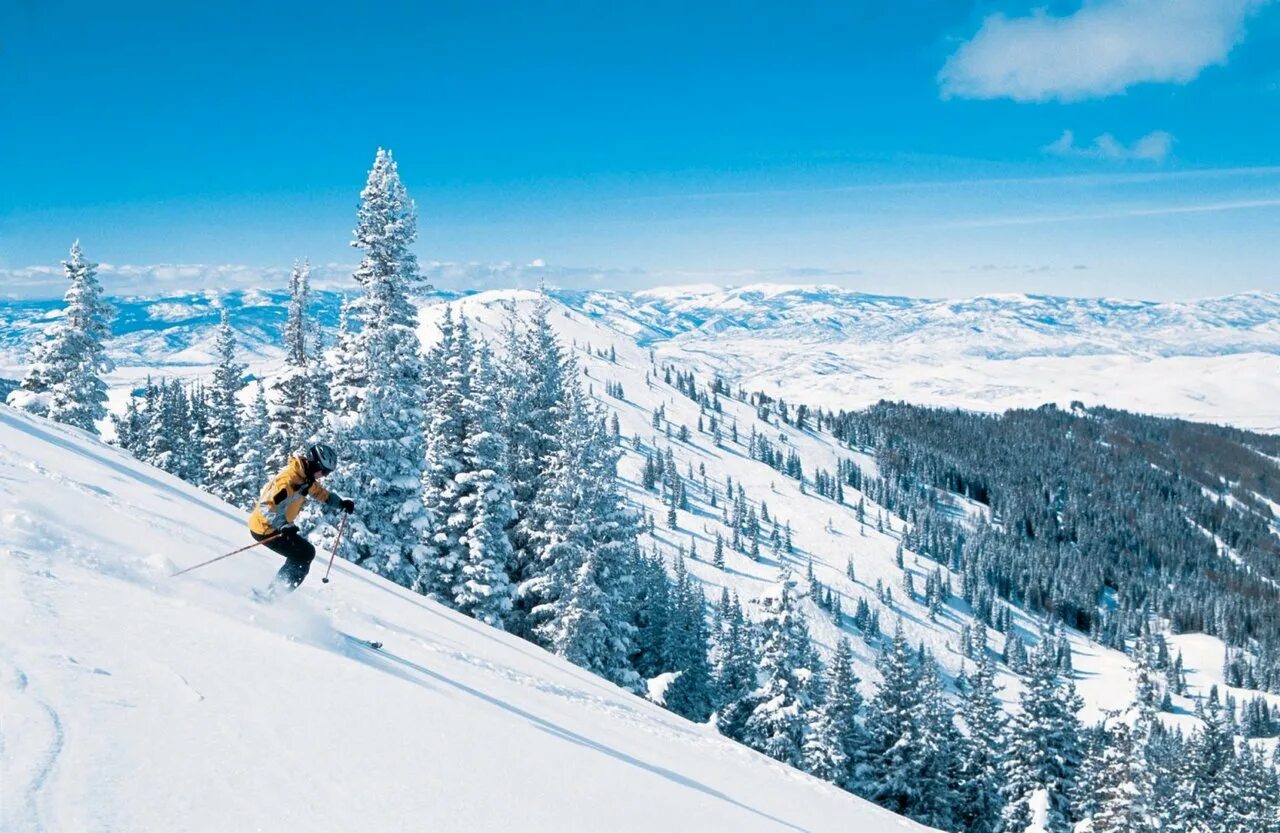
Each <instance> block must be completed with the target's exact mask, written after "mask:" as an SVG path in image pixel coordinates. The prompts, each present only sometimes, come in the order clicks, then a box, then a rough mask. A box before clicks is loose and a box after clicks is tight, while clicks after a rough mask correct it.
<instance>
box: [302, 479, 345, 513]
mask: <svg viewBox="0 0 1280 833" xmlns="http://www.w3.org/2000/svg"><path fill="white" fill-rule="evenodd" d="M310 495H311V496H312V497H314V498H315V499H316V500H318V501H321V502H322V503H324V505H325V506H329V507H331V508H333V509H341V510H342V511H343V512H347V513H350V512H354V511H355V509H356V503H355V501H353V500H350V499H348V498H344V497H339V496H338V495H336V494H334V493H333V492H330V491H329V490H328V489H326V488H325V487H323V486H321V485H320V484H319V483H313V484H312V485H311V490H310Z"/></svg>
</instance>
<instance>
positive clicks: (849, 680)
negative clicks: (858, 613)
mask: <svg viewBox="0 0 1280 833" xmlns="http://www.w3.org/2000/svg"><path fill="white" fill-rule="evenodd" d="M824 682H825V686H824V687H825V697H824V699H823V701H822V703H821V704H820V705H819V706H818V707H817V709H816V710H815V712H816V713H815V714H814V715H813V716H812V717H811V718H810V720H809V723H810V725H811V726H812V727H813V732H812V734H811V736H810V738H809V740H808V741H807V743H806V744H805V750H804V762H805V770H806V771H807V772H809V773H810V774H812V775H815V776H817V777H818V778H823V779H825V780H827V781H831V782H832V783H834V784H836V785H837V786H840V787H843V788H845V789H848V790H852V788H853V785H854V782H855V775H856V773H857V770H858V767H859V766H860V764H861V762H862V760H863V756H864V754H865V751H866V734H865V733H864V732H863V730H862V723H861V719H862V693H861V692H860V691H859V690H858V684H859V683H860V682H861V680H859V679H858V676H857V674H855V673H854V670H853V649H852V647H851V646H850V645H849V640H847V639H843V638H842V639H841V640H840V641H839V642H837V643H836V649H835V652H834V653H833V654H832V657H831V664H830V666H829V667H828V669H827V673H826V676H825V679H824Z"/></svg>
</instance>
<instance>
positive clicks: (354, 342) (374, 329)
mask: <svg viewBox="0 0 1280 833" xmlns="http://www.w3.org/2000/svg"><path fill="white" fill-rule="evenodd" d="M360 198H361V204H360V208H359V210H358V211H357V214H356V228H355V232H354V239H353V240H352V243H351V245H352V246H354V247H355V248H357V249H360V250H361V251H363V252H364V256H363V258H362V259H361V261H360V265H359V266H358V267H357V268H356V271H355V274H354V277H355V280H356V282H357V283H358V284H360V287H361V289H362V290H363V295H362V296H361V297H360V298H359V299H358V300H357V302H356V303H355V304H354V305H353V309H352V310H350V313H351V314H353V315H355V314H358V316H359V322H360V330H359V332H358V333H355V334H354V336H353V337H351V338H349V339H348V344H347V345H345V346H344V345H341V344H340V345H339V351H335V352H337V353H339V355H340V360H341V362H342V364H341V365H340V367H341V368H343V374H344V375H343V377H342V381H343V382H344V384H345V385H347V388H346V389H345V390H344V391H343V395H344V396H345V397H348V398H349V400H350V401H353V402H354V404H355V411H354V413H347V414H344V415H342V417H341V418H340V419H339V420H336V421H335V422H336V423H337V425H335V426H334V427H335V430H336V433H337V434H338V436H337V440H338V445H339V465H338V470H337V471H336V472H335V473H334V476H333V487H334V489H335V490H336V491H338V493H339V494H343V495H349V496H350V497H351V498H353V499H354V500H355V501H356V504H357V506H358V509H359V511H358V512H357V513H356V514H355V515H354V516H352V519H351V521H350V522H349V523H348V527H349V529H348V536H347V539H346V540H347V541H349V542H350V543H349V544H348V545H346V546H344V547H343V555H344V557H347V558H350V559H351V560H353V561H355V562H357V563H359V564H362V565H364V566H366V567H368V568H370V569H372V570H374V571H376V572H379V573H382V574H383V575H386V576H388V577H390V578H391V579H392V580H393V581H396V582H397V583H399V584H402V585H405V586H411V585H412V584H413V582H414V581H415V580H416V578H417V574H418V571H419V569H420V567H421V564H422V563H423V561H424V559H425V557H426V553H425V547H424V538H425V536H426V534H427V531H428V528H429V524H430V522H429V519H428V516H427V512H426V508H425V507H424V506H423V503H422V473H423V468H424V459H425V448H424V438H423V421H424V414H423V409H422V404H421V402H422V401H421V396H422V390H421V387H422V358H421V355H420V344H419V341H418V334H417V329H416V324H417V316H416V313H415V310H414V307H413V305H412V304H411V303H410V301H409V292H410V291H411V290H412V289H413V288H414V287H415V286H416V285H418V284H419V283H420V282H421V277H420V276H419V274H418V264H417V259H416V258H415V257H414V255H413V253H412V252H411V251H410V250H409V246H410V244H412V243H413V241H414V239H415V237H416V236H417V220H416V214H415V210H414V206H413V202H412V201H411V200H410V199H409V195H408V194H407V193H406V192H405V189H404V186H403V185H402V184H401V182H400V175H399V173H398V171H397V170H396V163H395V160H394V159H392V156H391V153H390V152H389V151H386V150H382V149H379V150H378V155H377V158H376V159H375V160H374V163H373V168H372V169H371V170H370V171H369V179H368V182H367V183H366V185H365V187H364V190H363V191H361V192H360ZM343 350H346V351H349V352H348V353H345V354H344V353H342V351H343ZM361 374H366V378H364V379H361V378H360V375H361ZM335 381H337V380H335ZM361 381H363V382H364V386H363V389H359V388H358V387H357V386H358V384H359V382H361ZM337 404H338V406H339V407H341V406H342V405H343V404H344V403H343V402H341V401H340V402H339V403H337Z"/></svg>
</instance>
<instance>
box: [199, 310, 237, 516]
mask: <svg viewBox="0 0 1280 833" xmlns="http://www.w3.org/2000/svg"><path fill="white" fill-rule="evenodd" d="M214 354H215V355H216V356H217V358H218V364H217V366H216V367H215V368H214V370H213V381H212V383H211V384H210V385H209V390H208V396H209V406H208V414H209V438H208V442H207V443H206V446H205V449H204V454H205V465H204V471H205V484H206V485H205V488H206V489H208V490H209V491H210V492H212V493H213V494H215V495H217V496H218V497H220V498H222V499H223V500H225V501H227V502H229V503H234V502H235V501H236V500H237V499H238V498H239V494H238V493H237V491H236V486H235V466H236V449H237V448H239V446H240V403H239V401H238V400H237V398H236V397H237V395H238V394H239V392H240V388H241V387H242V386H243V382H244V371H245V365H243V364H241V363H239V362H237V361H236V334H235V330H233V329H232V328H231V321H230V319H229V317H228V315H227V310H226V308H225V307H224V308H223V309H222V318H221V320H220V321H219V323H218V329H217V334H216V336H215V338H214Z"/></svg>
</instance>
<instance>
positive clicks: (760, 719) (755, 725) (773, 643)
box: [740, 570, 817, 767]
mask: <svg viewBox="0 0 1280 833" xmlns="http://www.w3.org/2000/svg"><path fill="white" fill-rule="evenodd" d="M760 631H761V635H762V642H761V648H760V684H759V686H758V687H757V688H756V689H755V690H754V691H752V692H751V693H749V694H748V695H747V696H746V702H745V705H746V712H747V714H746V719H745V721H744V722H743V725H742V736H741V738H740V740H741V742H742V743H745V744H746V745H747V746H750V747H751V748H753V749H755V750H757V751H759V752H763V753H764V754H766V755H768V756H769V757H771V758H774V759H775V760H779V761H782V762H783V763H786V764H790V765H791V766H794V767H800V766H801V764H802V763H803V756H802V750H803V748H804V743H805V738H806V735H807V734H808V732H809V725H808V715H809V712H810V709H811V708H812V707H813V705H814V700H813V698H812V692H811V690H810V689H811V685H810V684H811V682H812V681H813V676H814V674H815V672H816V671H817V669H816V668H815V665H816V662H817V654H816V652H815V651H814V649H813V644H812V642H811V641H810V639H809V628H808V626H807V625H806V623H805V619H804V615H803V614H802V613H801V612H800V610H799V598H798V596H797V591H796V585H795V580H794V579H793V578H792V577H791V574H790V573H789V572H788V571H786V570H784V571H783V573H782V575H781V576H779V584H778V585H777V587H776V588H775V592H774V593H773V594H771V595H769V596H766V597H765V599H764V612H763V617H762V619H761V622H760Z"/></svg>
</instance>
